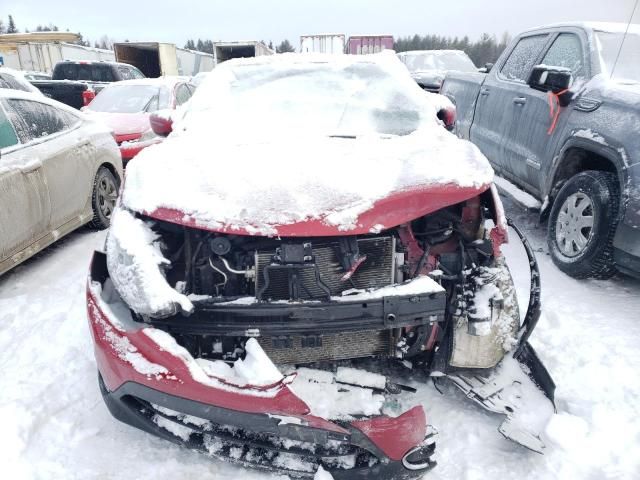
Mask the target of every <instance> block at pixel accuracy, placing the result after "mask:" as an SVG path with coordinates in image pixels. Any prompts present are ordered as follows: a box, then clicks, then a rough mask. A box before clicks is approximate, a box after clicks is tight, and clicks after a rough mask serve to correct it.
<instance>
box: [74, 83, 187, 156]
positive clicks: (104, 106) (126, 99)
mask: <svg viewBox="0 0 640 480" xmlns="http://www.w3.org/2000/svg"><path fill="white" fill-rule="evenodd" d="M195 88H196V87H195V86H194V85H192V84H190V83H189V82H188V81H187V80H186V79H183V78H180V77H162V78H144V79H137V80H125V81H122V82H117V83H113V84H111V85H109V86H108V87H106V88H104V89H103V90H102V91H101V92H100V93H99V94H98V95H97V96H96V98H95V99H94V100H93V101H92V102H91V103H90V104H89V106H88V107H87V108H86V109H85V113H87V114H89V115H91V116H92V117H93V118H98V119H99V120H100V121H102V122H103V123H104V124H106V125H107V126H108V127H110V128H111V130H112V131H113V136H114V137H115V140H116V143H117V144H118V148H119V149H120V154H121V155H122V161H123V162H124V163H125V164H126V162H128V161H129V160H131V159H132V158H133V157H135V156H136V155H137V154H138V152H140V150H142V149H143V148H145V147H148V146H149V145H153V144H155V143H159V142H161V141H162V139H163V137H160V136H158V135H156V134H155V133H154V132H153V130H152V129H151V124H150V123H149V117H150V115H151V114H152V113H153V112H157V111H159V110H175V108H176V107H178V106H180V105H182V104H184V103H185V102H186V101H187V100H189V99H190V98H191V95H193V92H194V91H195Z"/></svg>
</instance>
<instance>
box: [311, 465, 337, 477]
mask: <svg viewBox="0 0 640 480" xmlns="http://www.w3.org/2000/svg"><path fill="white" fill-rule="evenodd" d="M313 480H333V475H331V474H330V473H329V472H327V471H326V470H325V469H324V468H322V467H319V468H318V470H317V471H316V474H315V475H314V477H313Z"/></svg>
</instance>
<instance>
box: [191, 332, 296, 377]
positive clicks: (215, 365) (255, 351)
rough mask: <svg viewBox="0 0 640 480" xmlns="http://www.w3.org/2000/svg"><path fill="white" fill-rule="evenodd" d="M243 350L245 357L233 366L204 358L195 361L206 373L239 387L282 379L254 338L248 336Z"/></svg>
mask: <svg viewBox="0 0 640 480" xmlns="http://www.w3.org/2000/svg"><path fill="white" fill-rule="evenodd" d="M245 351H246V356H245V358H244V359H243V360H242V359H241V360H236V361H235V362H234V363H233V366H230V365H229V364H228V363H226V362H223V361H221V360H207V359H205V358H198V359H196V362H198V365H200V366H201V367H202V369H203V370H204V371H205V372H206V374H207V375H209V376H211V377H217V378H223V379H224V380H225V381H227V382H229V383H232V384H234V385H237V386H239V387H242V386H245V385H255V386H264V385H273V384H274V383H277V382H280V381H282V380H283V378H284V377H283V376H282V374H281V373H280V371H279V370H278V368H277V367H276V366H275V365H274V364H273V362H272V361H271V359H270V358H269V357H268V356H267V354H266V353H265V352H264V350H263V349H262V347H261V346H260V344H259V343H258V342H257V340H256V339H255V338H250V339H249V340H248V341H247V344H246V345H245Z"/></svg>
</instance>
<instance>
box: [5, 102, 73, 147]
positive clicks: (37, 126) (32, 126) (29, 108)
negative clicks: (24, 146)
mask: <svg viewBox="0 0 640 480" xmlns="http://www.w3.org/2000/svg"><path fill="white" fill-rule="evenodd" d="M7 104H8V106H9V111H8V113H9V116H10V118H11V121H12V123H13V125H14V126H15V128H16V132H17V133H18V137H19V138H20V141H21V142H22V143H27V142H30V141H31V140H34V139H37V138H42V137H46V136H48V135H53V134H54V133H58V132H62V131H64V130H68V129H69V128H71V127H72V126H73V125H75V124H77V123H78V122H79V121H80V120H79V119H78V117H76V116H75V115H73V114H71V113H68V112H65V111H62V110H58V109H57V108H55V107H52V106H51V105H46V104H44V103H40V102H35V101H33V100H22V99H10V100H8V101H7Z"/></svg>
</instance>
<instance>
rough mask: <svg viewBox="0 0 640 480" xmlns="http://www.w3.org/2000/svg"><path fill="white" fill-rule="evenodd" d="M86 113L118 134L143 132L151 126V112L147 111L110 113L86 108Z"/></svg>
mask: <svg viewBox="0 0 640 480" xmlns="http://www.w3.org/2000/svg"><path fill="white" fill-rule="evenodd" d="M85 113H86V114H87V115H89V116H90V117H91V118H93V119H95V120H97V121H99V122H101V123H103V124H104V125H106V126H107V127H109V129H111V131H112V132H113V133H114V135H116V136H121V135H133V134H141V133H144V132H146V131H147V130H149V129H150V128H151V124H150V123H149V116H150V114H148V113H145V112H138V113H109V112H92V111H91V110H85Z"/></svg>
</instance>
